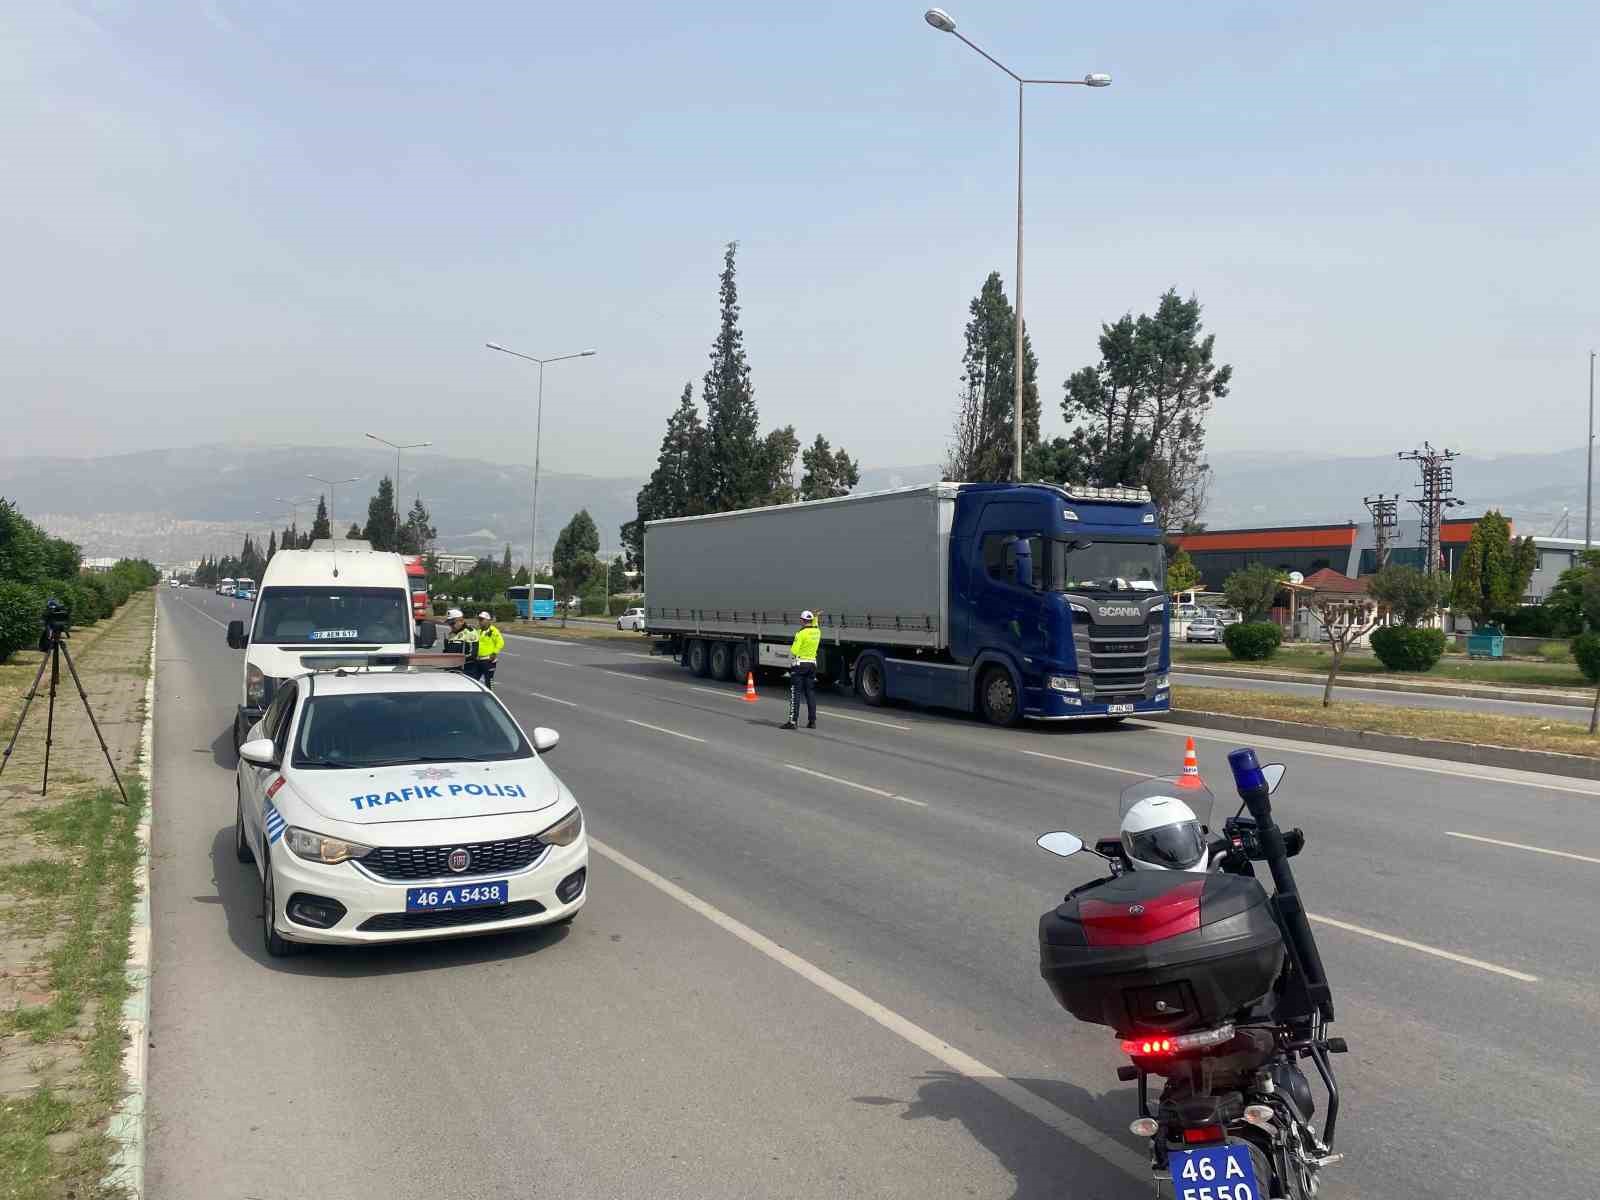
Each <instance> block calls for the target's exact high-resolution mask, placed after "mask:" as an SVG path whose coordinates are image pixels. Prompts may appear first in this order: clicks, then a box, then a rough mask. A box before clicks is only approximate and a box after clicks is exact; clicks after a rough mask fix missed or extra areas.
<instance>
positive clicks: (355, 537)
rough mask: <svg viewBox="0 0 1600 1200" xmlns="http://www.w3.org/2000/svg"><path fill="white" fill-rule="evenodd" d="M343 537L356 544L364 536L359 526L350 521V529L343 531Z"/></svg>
mask: <svg viewBox="0 0 1600 1200" xmlns="http://www.w3.org/2000/svg"><path fill="white" fill-rule="evenodd" d="M344 536H345V537H347V538H349V539H350V540H351V541H353V542H358V541H360V540H361V538H362V537H363V536H364V535H363V534H362V532H361V526H359V525H357V524H356V523H355V522H354V521H351V522H350V528H349V529H347V530H345V531H344Z"/></svg>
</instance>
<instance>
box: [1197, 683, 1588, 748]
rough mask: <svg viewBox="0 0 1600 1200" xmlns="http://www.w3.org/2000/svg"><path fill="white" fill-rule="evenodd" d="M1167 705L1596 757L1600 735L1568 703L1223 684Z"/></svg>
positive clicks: (1581, 711) (1231, 714)
mask: <svg viewBox="0 0 1600 1200" xmlns="http://www.w3.org/2000/svg"><path fill="white" fill-rule="evenodd" d="M1172 707H1173V710H1174V711H1175V712H1176V711H1178V710H1180V709H1192V710H1194V711H1197V712H1214V713H1227V714H1228V715H1230V716H1236V717H1268V718H1270V719H1272V720H1276V721H1296V722H1299V723H1300V724H1302V725H1320V726H1323V727H1326V728H1332V729H1351V730H1359V731H1362V732H1367V733H1393V734H1400V735H1402V736H1406V737H1419V738H1432V739H1435V740H1438V741H1447V742H1465V743H1472V744H1477V745H1488V746H1508V747H1513V748H1515V749H1520V750H1553V751H1556V752H1557V753H1560V754H1580V755H1584V756H1586V757H1590V758H1594V757H1600V738H1594V737H1590V736H1589V734H1588V732H1587V729H1588V714H1587V713H1585V712H1584V711H1583V710H1582V709H1576V708H1575V709H1573V713H1574V718H1575V720H1580V721H1582V722H1583V723H1582V724H1567V723H1564V722H1561V721H1552V720H1548V719H1544V718H1539V717H1502V716H1495V715H1493V714H1489V713H1462V712H1455V711H1452V710H1450V709H1438V708H1395V707H1391V706H1389V705H1386V704H1355V703H1351V702H1349V701H1344V700H1335V701H1334V702H1333V704H1332V705H1331V706H1330V707H1328V708H1323V707H1322V701H1321V700H1319V699H1316V698H1315V697H1309V696H1280V695H1277V694H1274V693H1271V692H1242V691H1237V692H1236V691H1230V690H1228V689H1226V688H1183V687H1180V688H1174V689H1173V699H1172Z"/></svg>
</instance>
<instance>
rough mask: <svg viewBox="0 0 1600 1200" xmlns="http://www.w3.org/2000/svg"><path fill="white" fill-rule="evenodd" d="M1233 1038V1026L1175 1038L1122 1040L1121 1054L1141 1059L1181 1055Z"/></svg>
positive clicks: (1223, 1026) (1222, 1026)
mask: <svg viewBox="0 0 1600 1200" xmlns="http://www.w3.org/2000/svg"><path fill="white" fill-rule="evenodd" d="M1232 1038H1233V1026H1232V1025H1221V1026H1218V1027H1217V1028H1216V1029H1205V1030H1202V1031H1201V1032H1199V1033H1182V1034H1179V1035H1178V1036H1177V1037H1143V1038H1123V1039H1122V1052H1123V1053H1124V1054H1131V1055H1134V1056H1135V1057H1141V1056H1144V1055H1151V1054H1181V1053H1183V1052H1184V1051H1185V1050H1204V1049H1205V1048H1206V1047H1207V1046H1220V1045H1222V1043H1223V1042H1226V1041H1231V1040H1232Z"/></svg>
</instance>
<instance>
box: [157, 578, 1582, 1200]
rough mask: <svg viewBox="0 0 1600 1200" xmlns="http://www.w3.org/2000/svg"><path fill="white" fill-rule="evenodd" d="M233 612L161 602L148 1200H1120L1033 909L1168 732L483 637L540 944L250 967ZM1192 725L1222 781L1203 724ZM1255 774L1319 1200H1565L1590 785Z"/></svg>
mask: <svg viewBox="0 0 1600 1200" xmlns="http://www.w3.org/2000/svg"><path fill="white" fill-rule="evenodd" d="M233 603H235V602H231V601H228V600H224V599H222V598H219V597H216V596H214V595H210V594H208V593H204V592H199V591H197V590H195V589H188V590H184V591H180V592H163V593H162V601H161V618H162V626H161V632H160V641H159V651H158V665H157V671H158V680H157V712H156V739H157V740H156V761H155V768H156V777H155V794H154V803H155V839H156V848H157V849H156V860H155V874H154V889H153V919H154V923H155V966H156V983H155V994H154V1015H153V1041H154V1047H153V1049H152V1050H151V1092H150V1110H151V1120H152V1142H151V1158H150V1177H149V1183H150V1194H151V1195H153V1196H158V1197H197V1198H199V1197H205V1198H206V1200H210V1198H212V1197H261V1198H263V1200H277V1198H279V1197H285V1198H287V1197H303V1196H312V1195H317V1196H330V1197H334V1196H336V1197H341V1198H363V1197H369V1196H370V1197H411V1196H418V1197H422V1196H427V1197H429V1200H435V1198H436V1197H437V1196H438V1195H440V1194H441V1193H444V1194H451V1195H503V1196H524V1195H535V1194H536V1195H573V1196H582V1197H613V1196H615V1197H641V1198H643V1197H651V1198H656V1197H677V1196H683V1197H696V1198H699V1197H723V1196H726V1197H740V1198H745V1197H749V1196H785V1197H787V1196H794V1197H813V1196H875V1197H876V1196H905V1197H913V1196H915V1197H943V1196H951V1197H1023V1198H1028V1200H1043V1198H1045V1197H1052V1198H1054V1197H1073V1198H1074V1200H1079V1198H1097V1197H1105V1198H1110V1197H1130V1198H1131V1197H1145V1196H1148V1195H1149V1186H1148V1183H1147V1182H1145V1181H1144V1178H1143V1174H1142V1158H1143V1152H1142V1149H1141V1148H1140V1147H1139V1146H1138V1145H1137V1144H1136V1142H1135V1139H1134V1138H1133V1137H1132V1136H1131V1135H1129V1134H1128V1133H1127V1132H1126V1126H1127V1122H1128V1121H1129V1120H1130V1119H1131V1118H1132V1117H1133V1116H1134V1115H1135V1113H1134V1110H1133V1097H1132V1088H1131V1087H1130V1086H1128V1085H1123V1084H1119V1083H1118V1082H1117V1080H1116V1075H1115V1071H1116V1067H1117V1065H1118V1063H1119V1060H1120V1056H1119V1054H1118V1052H1117V1049H1116V1046H1115V1042H1114V1041H1113V1039H1112V1037H1111V1036H1110V1034H1109V1032H1107V1031H1106V1030H1103V1029H1100V1028H1096V1027H1092V1026H1087V1025H1082V1024H1079V1023H1077V1022H1075V1021H1073V1020H1072V1019H1071V1018H1070V1017H1069V1016H1068V1015H1067V1014H1065V1013H1064V1012H1062V1011H1061V1010H1059V1009H1058V1008H1057V1007H1056V1006H1055V1003H1054V1001H1053V1000H1052V999H1051V997H1050V995H1049V993H1048V991H1047V990H1046V988H1045V987H1044V985H1043V983H1042V982H1041V981H1040V980H1039V978H1038V972H1037V946H1036V941H1035V926H1036V922H1037V918H1038V914H1039V913H1040V912H1042V911H1043V910H1044V909H1045V908H1047V907H1049V906H1050V905H1052V904H1053V903H1054V902H1055V901H1056V900H1057V899H1058V898H1059V896H1060V894H1061V892H1062V891H1063V890H1064V889H1065V888H1066V887H1067V886H1070V885H1072V884H1074V883H1078V882H1081V881H1083V880H1086V879H1088V878H1091V877H1093V875H1094V874H1095V871H1094V867H1093V863H1092V861H1091V860H1072V861H1068V862H1062V861H1061V860H1058V859H1053V858H1051V857H1050V856H1048V855H1045V854H1044V853H1042V852H1041V851H1039V850H1038V849H1036V848H1035V847H1034V845H1033V839H1034V837H1035V836H1037V834H1039V833H1040V832H1043V831H1045V830H1047V829H1054V828H1067V829H1071V830H1074V831H1075V832H1078V833H1080V834H1083V835H1086V836H1092V835H1100V834H1104V833H1109V832H1112V831H1114V828H1115V818H1116V797H1117V793H1118V791H1119V790H1120V789H1121V788H1122V787H1124V786H1126V785H1127V784H1128V783H1131V782H1134V781H1135V780H1136V779H1137V778H1139V777H1140V776H1143V775H1147V774H1170V773H1172V772H1173V771H1175V769H1176V768H1177V766H1178V762H1179V756H1180V754H1181V747H1182V741H1181V737H1179V736H1175V733H1177V732H1180V731H1173V730H1170V729H1168V728H1155V727H1145V726H1137V725H1132V724H1130V725H1125V726H1122V727H1120V728H1116V729H1060V728H1052V729H1047V730H1037V729H1022V730H1015V731H1009V730H995V729H990V728H987V727H985V726H982V725H980V724H977V723H975V722H974V721H971V720H968V719H963V718H958V717H954V716H950V715H941V714H928V713H919V712H913V711H909V710H898V709H868V708H864V707H861V706H860V705H858V704H856V703H855V702H853V701H851V700H848V699H846V698H843V697H832V696H829V697H825V698H824V704H823V712H822V717H821V728H819V729H818V730H817V731H815V732H814V733H807V732H805V731H803V730H802V731H799V732H794V733H789V732H782V731H780V730H778V729H777V725H778V723H779V722H780V721H781V720H782V719H783V715H784V705H783V703H782V701H781V699H780V696H779V689H778V688H777V687H776V686H775V685H772V684H767V685H764V687H763V689H762V691H763V698H762V699H761V700H760V701H759V702H758V703H757V704H752V705H746V704H744V703H742V702H741V701H740V700H739V698H738V697H739V689H737V688H735V687H733V686H731V685H727V684H716V683H711V682H709V681H700V680H693V679H690V678H689V677H688V676H686V675H685V674H684V673H683V672H682V671H681V670H680V669H678V668H677V667H675V666H674V665H673V664H671V663H670V662H667V661H664V660H662V659H651V658H649V657H648V656H647V655H646V654H645V653H644V650H645V647H644V646H643V644H641V645H640V646H639V647H638V648H637V649H634V648H631V647H628V646H626V645H622V646H619V645H617V644H615V643H611V644H606V645H599V646H596V645H592V644H581V643H560V642H554V641H551V640H544V639H531V638H514V639H512V640H511V643H510V646H509V647H508V650H507V655H506V660H505V661H504V662H503V663H502V666H501V669H500V672H499V678H498V680H497V685H496V686H497V691H498V693H499V694H500V695H501V697H502V698H503V699H504V700H505V701H506V702H507V704H508V705H510V706H511V707H512V709H513V710H514V711H515V712H516V713H517V714H518V716H519V718H520V719H521V720H522V721H523V723H524V724H525V725H530V726H531V725H533V724H545V725H551V726H554V727H556V728H557V729H559V730H560V731H561V733H562V743H561V745H560V747H559V748H558V749H557V750H556V751H555V752H554V756H553V757H552V759H551V764H552V766H554V767H555V768H556V770H557V771H558V772H559V773H560V774H561V775H562V777H563V779H565V781H566V782H567V783H568V785H569V786H570V787H571V788H572V789H573V791H574V792H575V793H576V794H577V796H578V797H579V799H580V800H581V801H582V802H583V804H584V806H585V811H586V814H587V816H588V820H589V826H590V831H591V834H592V836H593V837H595V838H596V839H597V845H596V850H595V854H594V861H593V865H592V875H591V899H590V902H589V905H588V907H587V908H586V909H585V910H584V912H583V914H582V915H581V916H580V917H579V918H578V920H577V922H576V923H575V924H574V925H573V926H572V928H571V930H570V931H569V932H567V933H565V934H560V933H554V934H534V935H507V936H501V937H491V938H483V939H477V940H472V941H463V942H451V943H443V944H437V945H431V946H430V945H423V946H414V947H390V948H384V949H382V950H377V951H357V952H350V951H315V952H312V953H309V954H306V955H304V956H302V957H299V958H295V959H290V960H284V961H281V962H280V961H268V960H267V959H266V958H265V957H264V955H263V953H262V951H261V949H260V933H259V924H258V919H257V909H256V888H255V884H254V881H253V876H252V875H251V869H250V868H249V867H244V866H241V865H240V864H238V863H237V862H235V861H234V859H233V854H232V847H231V846H230V845H229V839H230V838H231V836H232V829H231V825H232V821H233V783H232V779H231V766H232V755H231V752H230V748H229V741H228V725H229V721H230V720H231V713H232V705H233V704H234V703H236V699H237V694H238V690H239V672H240V666H239V656H238V655H237V654H236V653H234V652H232V651H229V650H228V649H227V648H226V646H225V644H224V642H223V632H222V629H221V628H220V627H219V625H218V624H217V623H216V622H217V621H222V620H226V619H227V616H228V612H227V610H228V609H229V607H230V606H231V605H232V604H233ZM238 607H239V608H240V609H241V610H242V609H243V607H244V606H243V605H242V604H240V605H238ZM1194 732H1195V734H1196V738H1197V741H1198V742H1199V745H1200V757H1201V767H1202V771H1203V772H1204V773H1205V774H1207V775H1208V776H1209V777H1210V778H1211V779H1212V780H1213V782H1216V783H1218V784H1220V783H1221V782H1222V780H1224V779H1225V778H1226V765H1225V763H1224V760H1223V755H1224V753H1225V750H1226V749H1227V748H1228V746H1229V745H1230V741H1229V739H1227V738H1226V737H1225V736H1220V735H1218V734H1216V733H1214V732H1208V731H1198V730H1197V731H1194ZM1270 757H1272V758H1276V759H1279V760H1281V761H1283V762H1285V763H1287V764H1288V766H1289V776H1288V779H1287V781H1286V782H1285V784H1284V786H1283V788H1282V790H1281V791H1280V793H1279V796H1278V800H1277V802H1278V806H1279V811H1280V813H1281V814H1282V816H1283V819H1284V820H1285V823H1286V824H1299V825H1302V826H1304V827H1305V829H1306V830H1307V833H1308V835H1309V841H1310V844H1309V847H1308V850H1307V852H1306V853H1305V854H1304V855H1302V856H1301V858H1299V859H1297V860H1296V864H1297V871H1298V874H1299V877H1300V881H1301V884H1302V890H1303V894H1304V896H1305V899H1306V903H1307V905H1308V907H1309V908H1310V909H1311V911H1312V912H1313V913H1314V914H1316V915H1317V916H1318V917H1319V918H1320V920H1319V923H1318V924H1317V926H1316V928H1317V933H1318V937H1319V940H1320V942H1321V946H1322V952H1323V957H1324V959H1325V960H1326V963H1327V967H1328V970H1329V972H1330V976H1331V978H1332V981H1333V984H1334V988H1335V995H1336V998H1337V1002H1338V1006H1339V1018H1340V1019H1339V1022H1338V1024H1337V1026H1336V1030H1335V1031H1336V1032H1338V1033H1340V1034H1343V1035H1344V1036H1346V1037H1347V1038H1348V1039H1349V1040H1350V1043H1351V1047H1352V1052H1351V1053H1350V1054H1349V1055H1346V1056H1344V1057H1343V1058H1340V1059H1336V1060H1335V1065H1336V1067H1337V1068H1338V1069H1339V1072H1340V1078H1341V1082H1342V1084H1343V1086H1344V1090H1345V1100H1344V1110H1343V1114H1342V1116H1341V1119H1340V1126H1339V1134H1338V1143H1339V1145H1338V1148H1339V1149H1341V1150H1343V1151H1344V1152H1345V1153H1346V1155H1347V1160H1346V1162H1345V1164H1344V1165H1342V1166H1340V1167H1338V1168H1336V1169H1333V1170H1332V1171H1330V1172H1329V1173H1328V1175H1327V1182H1326V1186H1325V1189H1324V1191H1323V1193H1322V1194H1323V1195H1324V1196H1328V1197H1333V1198H1334V1200H1346V1198H1350V1197H1357V1196H1365V1197H1375V1198H1376V1197H1394V1196H1407V1197H1435V1196H1437V1197H1466V1196H1485V1197H1488V1196H1496V1195H1502V1194H1504V1195H1528V1196H1539V1197H1541V1198H1555V1197H1573V1198H1576V1197H1588V1196H1592V1195H1593V1194H1594V1190H1595V1185H1594V1180H1595V1178H1596V1171H1597V1170H1600V1153H1597V1151H1596V1149H1595V1142H1594V1137H1593V1134H1592V1131H1591V1128H1590V1126H1591V1121H1590V1120H1589V1114H1590V1112H1592V1111H1593V1110H1594V1108H1595V1106H1596V1104H1597V1103H1600V1084H1597V1077H1600V1070H1597V1067H1600V1052H1597V1050H1596V1048H1595V1038H1594V1033H1593V1030H1594V1028H1595V1023H1596V1020H1597V1018H1600V999H1597V997H1600V989H1597V984H1600V968H1597V959H1600V956H1597V954H1596V952H1595V950H1596V934H1595V930H1596V929H1597V928H1600V888H1597V887H1596V883H1597V882H1600V874H1597V873H1600V807H1597V801H1600V785H1593V784H1589V783H1587V782H1584V781H1577V780H1569V779H1554V778H1552V777H1547V776H1538V775H1532V774H1527V773H1521V772H1513V771H1504V770H1496V769H1493V768H1483V767H1465V766H1463V767H1456V766H1454V765H1452V764H1448V763H1438V762H1432V761H1428V762H1424V761H1421V760H1407V759H1401V758H1398V757H1395V756H1387V755H1379V754H1365V753H1360V752H1356V751H1351V750H1345V749H1338V750H1332V749H1329V748H1326V747H1310V746H1299V745H1296V744H1293V743H1282V744H1278V745H1276V746H1275V747H1274V748H1272V749H1271V752H1270ZM1463 833H1464V834H1470V835H1473V837H1474V838H1488V839H1494V841H1478V840H1470V839H1468V838H1463V837H1457V836H1451V835H1452V834H1463ZM1497 842H1498V843H1517V844H1518V846H1521V847H1530V848H1518V847H1517V846H1508V845H1501V844H1496V843H1497ZM1541 850H1559V851H1563V852H1565V853H1566V854H1568V855H1577V856H1582V857H1561V856H1558V855H1553V854H1549V853H1543V852H1541Z"/></svg>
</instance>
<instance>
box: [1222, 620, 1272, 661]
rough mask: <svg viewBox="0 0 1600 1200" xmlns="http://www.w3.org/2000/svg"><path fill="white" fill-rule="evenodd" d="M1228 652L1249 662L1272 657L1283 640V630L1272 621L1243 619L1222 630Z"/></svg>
mask: <svg viewBox="0 0 1600 1200" xmlns="http://www.w3.org/2000/svg"><path fill="white" fill-rule="evenodd" d="M1222 640H1223V642H1224V643H1225V644H1226V645H1227V647H1228V653H1229V654H1231V655H1233V657H1234V658H1237V659H1243V660H1245V661H1247V662H1250V661H1260V660H1261V659H1266V658H1271V657H1272V656H1273V654H1274V653H1275V652H1276V651H1277V649H1278V645H1279V643H1280V642H1282V641H1283V630H1281V629H1279V628H1278V627H1277V625H1276V624H1274V623H1273V622H1271V621H1241V622H1239V623H1238V624H1236V625H1229V626H1228V627H1227V628H1225V629H1224V630H1223V631H1222Z"/></svg>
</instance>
